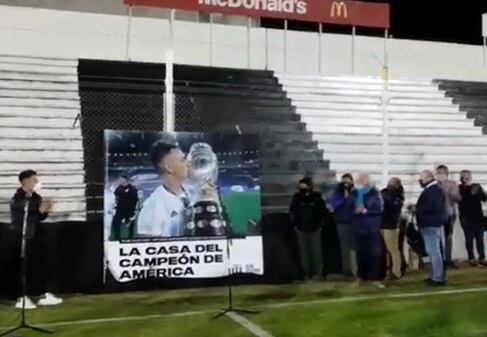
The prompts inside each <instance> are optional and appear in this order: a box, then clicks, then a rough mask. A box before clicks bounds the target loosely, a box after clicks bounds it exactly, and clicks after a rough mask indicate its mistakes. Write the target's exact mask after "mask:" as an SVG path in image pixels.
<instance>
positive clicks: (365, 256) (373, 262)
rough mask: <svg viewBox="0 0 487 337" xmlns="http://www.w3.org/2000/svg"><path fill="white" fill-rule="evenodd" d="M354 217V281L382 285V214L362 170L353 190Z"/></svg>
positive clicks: (370, 185) (377, 197)
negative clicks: (355, 278)
mask: <svg viewBox="0 0 487 337" xmlns="http://www.w3.org/2000/svg"><path fill="white" fill-rule="evenodd" d="M353 194H354V206H355V216H354V220H353V226H354V230H355V242H356V244H357V263H358V271H357V282H356V283H357V284H360V283H361V282H363V281H371V282H372V284H373V285H374V286H376V287H378V288H381V289H382V288H385V285H384V284H383V283H382V281H381V275H380V262H381V233H380V227H381V216H382V210H383V207H382V200H381V196H380V193H379V191H377V189H376V188H375V187H374V186H372V184H371V183H370V178H369V175H368V174H365V173H361V174H360V175H359V176H358V178H357V184H356V188H355V189H354V193H353Z"/></svg>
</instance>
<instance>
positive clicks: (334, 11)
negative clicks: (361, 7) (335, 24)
mask: <svg viewBox="0 0 487 337" xmlns="http://www.w3.org/2000/svg"><path fill="white" fill-rule="evenodd" d="M342 14H343V17H344V18H347V17H348V10H347V5H346V4H345V2H343V1H340V2H337V1H333V3H332V4H331V9H330V16H331V17H332V18H334V17H335V16H338V17H341V16H342Z"/></svg>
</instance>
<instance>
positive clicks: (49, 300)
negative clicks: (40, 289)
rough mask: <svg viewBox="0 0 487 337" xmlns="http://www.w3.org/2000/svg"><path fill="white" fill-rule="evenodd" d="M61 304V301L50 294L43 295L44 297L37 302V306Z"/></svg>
mask: <svg viewBox="0 0 487 337" xmlns="http://www.w3.org/2000/svg"><path fill="white" fill-rule="evenodd" d="M61 303H63V299H62V298H59V297H56V296H54V295H53V294H51V293H45V294H44V296H42V297H41V298H40V300H39V302H37V305H58V304H61Z"/></svg>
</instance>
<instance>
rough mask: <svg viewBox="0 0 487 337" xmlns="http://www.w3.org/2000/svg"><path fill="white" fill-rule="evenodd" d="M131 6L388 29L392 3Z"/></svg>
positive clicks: (296, 0) (137, 0) (213, 1)
mask: <svg viewBox="0 0 487 337" xmlns="http://www.w3.org/2000/svg"><path fill="white" fill-rule="evenodd" d="M124 2H125V4H126V5H129V6H149V7H164V8H173V9H178V10H186V11H200V12H206V13H221V14H229V15H242V16H248V17H256V18H275V19H289V20H300V21H312V22H322V23H333V24H339V25H349V26H362V27H374V28H389V15H390V14H389V12H390V10H389V4H386V3H376V2H363V1H352V0H342V1H340V0H124Z"/></svg>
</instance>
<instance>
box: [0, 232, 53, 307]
mask: <svg viewBox="0 0 487 337" xmlns="http://www.w3.org/2000/svg"><path fill="white" fill-rule="evenodd" d="M6 236H7V237H6V240H4V243H5V247H4V249H3V251H4V254H5V255H4V257H5V260H4V261H5V262H4V266H5V272H6V278H7V281H6V282H4V283H5V284H6V286H7V294H8V295H9V297H13V298H18V297H20V296H21V295H22V277H21V270H22V268H21V267H22V265H21V263H22V260H21V257H20V252H21V246H22V234H21V233H18V232H13V231H7V232H6ZM2 241H3V240H2ZM55 243H56V242H55V240H53V238H52V235H51V234H47V233H42V234H39V235H36V236H35V237H34V238H31V239H29V240H26V257H25V258H26V260H25V264H26V265H25V271H26V274H25V277H26V284H25V294H26V295H27V296H38V295H41V294H44V293H46V292H51V293H55V292H56V291H57V282H56V278H57V275H56V274H57V258H56V256H57V249H56V248H57V247H56V244H55Z"/></svg>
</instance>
